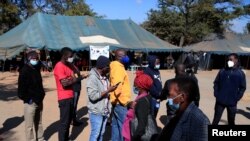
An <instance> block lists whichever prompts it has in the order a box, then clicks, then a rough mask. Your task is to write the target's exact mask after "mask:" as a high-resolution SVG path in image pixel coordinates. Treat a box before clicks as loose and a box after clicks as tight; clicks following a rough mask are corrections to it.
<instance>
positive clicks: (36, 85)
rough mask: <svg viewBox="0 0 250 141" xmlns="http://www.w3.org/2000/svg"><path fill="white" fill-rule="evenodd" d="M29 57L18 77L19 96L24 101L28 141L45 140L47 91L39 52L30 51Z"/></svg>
mask: <svg viewBox="0 0 250 141" xmlns="http://www.w3.org/2000/svg"><path fill="white" fill-rule="evenodd" d="M27 59H28V63H27V64H25V65H24V66H23V68H22V69H21V71H20V74H19V78H18V97H19V98H20V99H22V100H23V102H24V121H25V133H26V141H33V140H38V141H43V140H44V137H43V127H42V111H43V99H44V96H45V92H44V88H43V83H42V76H41V72H40V67H39V61H38V59H39V57H38V53H37V52H35V51H30V52H29V53H28V54H27ZM33 132H35V135H34V133H33Z"/></svg>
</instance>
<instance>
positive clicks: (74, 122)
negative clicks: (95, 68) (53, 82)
mask: <svg viewBox="0 0 250 141" xmlns="http://www.w3.org/2000/svg"><path fill="white" fill-rule="evenodd" d="M75 56H76V55H74V59H73V60H74V61H73V63H71V64H72V70H73V72H74V76H75V77H76V78H77V81H76V83H74V84H73V85H72V87H73V91H74V109H73V117H72V125H73V126H80V125H82V124H83V122H82V121H80V120H78V119H77V105H78V100H79V97H80V94H81V89H82V88H81V86H82V83H81V81H82V80H83V79H85V78H87V77H88V74H83V75H82V74H81V72H80V70H79V69H78V67H77V66H75V64H74V62H75V60H76V58H77V57H75ZM70 62H71V60H70Z"/></svg>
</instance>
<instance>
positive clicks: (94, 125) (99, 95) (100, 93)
mask: <svg viewBox="0 0 250 141" xmlns="http://www.w3.org/2000/svg"><path fill="white" fill-rule="evenodd" d="M109 64H110V61H109V59H108V58H107V57H105V56H100V57H99V58H98V59H97V61H96V67H95V68H93V69H91V71H90V75H89V77H88V79H87V84H86V88H87V94H88V98H87V99H88V104H87V106H88V113H89V120H90V125H91V133H90V138H89V141H97V140H100V141H102V137H103V134H104V132H105V127H106V123H107V120H108V117H109V116H110V113H111V103H110V102H109V93H110V92H112V91H114V90H115V89H116V88H117V86H118V85H119V83H117V84H116V85H113V86H110V83H109V79H108V77H107V76H106V75H107V73H109Z"/></svg>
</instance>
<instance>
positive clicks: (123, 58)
mask: <svg viewBox="0 0 250 141" xmlns="http://www.w3.org/2000/svg"><path fill="white" fill-rule="evenodd" d="M121 62H122V63H123V64H127V63H129V57H128V56H127V55H126V56H124V57H122V59H121Z"/></svg>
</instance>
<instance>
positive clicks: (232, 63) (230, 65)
mask: <svg viewBox="0 0 250 141" xmlns="http://www.w3.org/2000/svg"><path fill="white" fill-rule="evenodd" d="M227 66H228V67H229V68H232V67H233V66H234V62H233V61H230V60H229V61H227Z"/></svg>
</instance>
